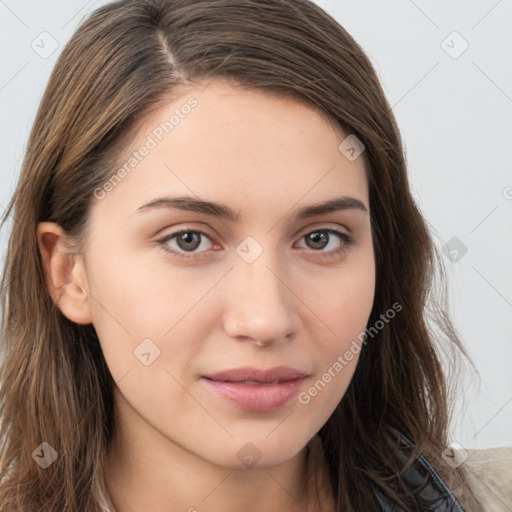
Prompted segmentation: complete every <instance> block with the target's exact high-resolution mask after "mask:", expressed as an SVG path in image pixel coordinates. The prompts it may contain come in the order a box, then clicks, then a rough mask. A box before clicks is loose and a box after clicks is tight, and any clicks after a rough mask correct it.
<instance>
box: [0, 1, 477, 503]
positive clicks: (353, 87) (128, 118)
mask: <svg viewBox="0 0 512 512" xmlns="http://www.w3.org/2000/svg"><path fill="white" fill-rule="evenodd" d="M215 79H223V80H229V81H230V82H232V83H233V84H236V85H237V86H238V87H243V88H246V89H249V90H254V91H263V92H266V93H268V94H275V95H278V96H279V97H283V98H284V97H286V98H293V99H295V100H297V101H302V102H304V103H306V104H307V105H309V106H311V107H314V108H316V109H318V110H319V111H322V112H324V113H325V114H326V115H327V116H328V118H329V119H330V120H332V122H333V123H334V124H335V125H336V126H337V127H339V128H340V129H341V130H342V132H343V133H345V134H353V135H355V136H356V137H357V138H358V139H359V140H360V141H361V142H362V143H363V144H364V146H365V151H364V152H363V154H362V155H361V158H362V159H363V161H364V167H365V173H366V176H367V182H368V187H369V201H370V215H371V225H372V237H373V247H374V253H375V264H376V287H375V296H374V304H373V309H372V311H371V314H370V317H369V322H368V325H374V324H375V322H377V321H378V320H379V319H380V318H381V314H382V313H383V312H385V311H386V310H388V309H389V308H390V306H391V305H392V304H394V303H398V304H400V305H401V307H402V310H401V311H400V313H398V314H396V316H395V317H394V318H393V320H391V321H389V322H386V323H385V324H384V326H383V328H382V329H380V330H379V332H378V333H377V334H376V335H375V337H373V336H372V339H371V340H369V341H368V343H366V344H364V347H363V348H362V350H361V353H360V358H359V362H358V365H357V368H356V370H355V374H354V376H353V378H352V381H351V383H350V385H349V387H348V389H347V391H346V393H345V395H344V397H343V399H342V400H341V401H340V403H339V404H338V406H337V408H336V409H335V411H334V412H333V414H332V415H331V417H330V418H329V419H328V421H327V422H326V423H325V425H324V426H323V427H322V428H321V429H320V431H319V432H318V436H319V438H320V439H321V442H322V446H323V450H324V453H325V461H326V464H327V468H328V474H329V478H330V483H331V484H332V488H333V492H334V498H335V500H336V510H337V511H345V512H348V511H360V510H375V509H376V508H377V502H376V501H375V493H374V492H373V490H374V489H379V491H380V492H381V493H383V494H384V495H385V496H387V497H388V498H389V499H390V500H392V501H393V502H394V503H396V504H398V505H400V506H402V507H404V508H405V509H406V510H419V509H423V508H421V507H423V506H425V504H424V503H423V502H422V498H421V496H420V489H419V487H418V486H417V485H413V484H411V483H410V482H409V481H408V480H407V478H405V471H406V469H407V468H408V467H410V466H411V464H413V462H414V461H415V460H416V459H417V457H418V456H419V454H420V453H421V454H425V456H426V457H427V458H428V460H429V461H430V462H431V464H432V465H433V466H434V468H436V470H437V471H439V473H440V475H441V476H442V477H443V478H446V480H447V482H449V485H450V486H451V490H452V492H458V493H459V495H460V499H466V500H468V499H469V498H468V496H470V494H471V492H470V490H469V489H467V488H466V487H465V483H464V479H463V474H462V471H461V469H460V468H459V469H452V468H451V467H450V466H448V465H447V464H446V463H444V461H442V459H441V452H442V451H443V449H444V448H445V447H446V445H447V443H448V425H449V420H450V411H451V403H450V399H451V397H452V393H451V389H452V388H451V386H450V383H449V381H448V380H447V378H446V377H445V375H444V370H443V357H442V356H441V354H440V350H439V349H438V346H440V344H441V341H440V340H444V341H442V343H443V346H444V347H445V348H444V349H443V350H446V347H448V348H449V349H450V350H451V349H453V353H454V354H456V356H457V357H458V356H459V355H463V356H464V357H467V355H466V352H465V351H464V347H463V345H462V343H461V341H460V338H459V336H458V334H457V332H456V329H455V327H454V325H453V324H452V322H451V320H450V318H449V316H448V314H447V313H446V294H447V293H446V286H444V288H443V287H442V289H441V292H442V293H440V294H437V293H436V294H435V295H434V292H433V291H434V287H435V282H434V280H433V278H434V276H436V275H439V276H440V277H441V278H442V279H443V280H444V277H445V274H444V270H443V263H442V261H441V257H440V256H439V253H438V250H437V249H436V247H435V243H434V241H433V237H432V235H431V234H430V231H429V228H428V225H427V223H426V221H425V219H424V218H423V216H422V214H421V212H420V209H419V207H418V205H417V204H416V202H415V200H414V199H413V196H412V193H411V190H410V185H409V182H408V178H407V169H406V162H405V157H404V149H403V144H402V141H401V137H400V133H399V130H398V127H397V124H396V121H395V119H394V116H393V113H392V110H391V107H390V106H389V103H388V101H387V100H386V98H385V95H384V92H383V90H382V87H381V85H380V83H379V80H378V78H377V75H376V72H375V70H374V69H373V67H372V65H371V63H370V60H369V59H368V57H367V56H366V55H365V53H364V52H363V50H362V49H361V47H360V46H359V45H358V44H357V43H356V42H355V41H354V39H353V38H352V37H351V36H350V35H349V34H348V33H347V32H346V31H345V29H344V28H343V27H341V26H340V25H339V24H338V23H337V22H336V21H335V20H334V19H333V18H332V17H330V16H329V15H328V14H327V13H326V12H324V11H323V10H322V9H321V8H320V7H318V6H317V5H315V4H314V3H312V2H310V1H308V0H293V1H292V0H119V1H116V2H112V3H109V4H106V5H104V6H102V7H100V8H98V9H97V10H95V11H94V12H93V13H91V14H90V15H89V16H88V18H87V19H86V20H85V21H84V22H83V23H82V24H81V25H80V26H79V27H78V29H77V30H76V32H75V33H74V35H73V36H72V38H71V39H70V40H69V42H68V43H67V44H66V46H65V47H64V49H63V51H62V53H61V54H60V56H59V58H58V60H57V62H56V65H55V67H54V69H53V71H52V74H51V76H50V79H49V82H48V85H47V87H46V90H45V92H44V95H43V97H42V100H41V103H40V106H39V109H38V112H37V115H36V118H35V120H34V124H33V127H32V130H31V133H30V136H29V140H28V144H27V148H26V154H25V157H24V161H23V165H22V169H21V174H20V177H19V181H18V184H17V188H16V191H15V193H14V195H13V197H12V199H11V202H10V203H9V205H8V208H7V210H6V213H5V215H4V217H3V220H2V225H3V224H4V223H5V222H6V220H7V218H8V217H9V216H10V215H11V213H12V212H14V218H13V221H14V222H13V227H12V232H11V234H10V238H9V242H8V252H7V256H6V261H5V268H4V274H3V276H2V283H1V296H2V314H3V323H2V351H3V356H4V358H3V362H2V366H1V369H0V371H1V373H0V405H1V410H0V439H1V441H2V447H1V452H0V484H1V485H0V510H1V511H2V512H9V511H14V510H25V511H27V512H36V511H39V510H45V511H46V512H57V511H58V512H62V511H66V512H79V511H80V512H84V511H86V512H93V511H100V510H103V509H104V508H103V507H106V503H107V501H106V499H107V498H106V489H105V486H104V473H103V467H102V463H103V461H104V459H105V454H106V453H107V450H108V447H109V446H110V442H111V439H112V435H113V431H114V415H113V409H114V400H113V389H114V386H115V382H114V381H113V379H112V376H111V374H110V372H109V369H108V367H107V364H106V362H105V359H104V357H103V353H102V351H101V347H100V344H99V340H98V337H97V334H96V332H95V330H94V327H93V325H91V324H87V325H78V324H75V323H73V322H71V321H70V320H68V319H67V318H66V317H65V316H64V315H63V314H62V313H61V311H60V310H59V308H58V306H57V304H56V303H55V302H54V301H53V300H52V298H51V296H50V293H49V291H48V288H47V284H46V281H45V276H44V271H43V265H42V260H41V254H40V251H39V246H38V239H37V226H38V223H40V222H42V221H51V222H55V223H57V224H59V225H60V226H61V227H62V228H63V230H64V232H65V233H66V234H67V235H69V237H70V239H72V240H74V241H76V246H77V247H80V244H81V243H83V241H84V239H85V236H86V234H87V226H88V224H87V221H88V218H89V217H88V213H89V210H90V207H91V205H92V203H93V201H94V194H93V191H94V190H95V189H96V187H98V186H101V185H102V184H104V183H105V182H106V181H107V180H108V179H109V178H110V177H111V176H112V171H113V169H114V168H116V165H118V163H119V157H120V155H121V154H122V151H123V150H124V149H125V148H126V147H128V146H129V144H130V141H132V140H133V137H134V136H135V134H136V133H137V128H138V127H139V126H140V123H141V122H142V121H143V120H144V119H145V118H146V116H147V115H148V114H149V113H151V112H153V111H155V110H156V109H158V108H159V107H161V106H162V105H163V104H165V103H167V102H169V101H170V100H172V99H173V97H176V94H177V91H178V89H181V88H183V87H187V86H189V85H194V84H199V83H206V82H207V81H210V80H215ZM443 282H444V281H443ZM438 295H439V296H438ZM381 323H382V322H381ZM434 325H435V326H436V329H434V328H433V327H432V326H434ZM434 331H436V332H434ZM394 431H399V432H401V433H403V434H404V435H405V436H406V437H407V438H408V439H410V440H411V442H412V443H413V444H414V447H415V448H414V449H413V450H409V451H408V452H407V450H405V447H401V446H399V445H398V444H397V442H396V441H392V442H390V439H391V437H390V433H392V432H394ZM42 442H47V443H48V444H50V445H51V446H52V447H53V448H54V449H55V450H56V451H57V453H58V457H57V459H56V460H55V461H54V462H53V464H51V466H49V467H48V468H47V469H43V468H42V467H40V465H39V464H36V463H35V462H34V460H35V459H34V458H33V452H34V451H35V450H36V449H37V448H38V447H39V446H40V444H41V443H42ZM399 448H404V450H405V451H406V452H407V454H408V455H407V457H406V458H405V459H404V458H403V457H400V456H399V451H400V450H399ZM457 490H458V491H457Z"/></svg>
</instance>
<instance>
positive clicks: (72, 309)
mask: <svg viewBox="0 0 512 512" xmlns="http://www.w3.org/2000/svg"><path fill="white" fill-rule="evenodd" d="M37 239H38V242H39V250H40V252H41V258H42V261H43V271H44V276H45V280H46V285H47V286H48V291H49V292H50V295H51V297H52V299H53V302H54V303H55V304H56V305H57V306H58V307H59V309H60V310H61V311H62V313H63V314H64V315H65V316H66V317H67V318H68V319H69V320H71V321H72V322H75V323H77V324H90V323H92V315H91V310H90V306H89V292H88V289H89V287H88V285H87V274H86V271H85V266H84V262H83V256H82V255H81V254H76V253H74V252H73V251H72V250H71V249H70V247H71V244H70V242H69V240H68V237H67V235H66V234H65V233H64V230H63V229H62V228H61V227H60V226H59V225H58V224H56V223H54V222H41V223H39V225H38V228H37Z"/></svg>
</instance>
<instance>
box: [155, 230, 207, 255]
mask: <svg viewBox="0 0 512 512" xmlns="http://www.w3.org/2000/svg"><path fill="white" fill-rule="evenodd" d="M204 238H206V239H208V240H210V242H211V239H210V237H209V236H208V235H207V234H206V233H205V232H204V231H200V230H192V229H184V230H182V231H177V232H176V233H172V234H170V235H168V236H166V237H165V238H162V239H160V240H158V244H159V245H160V246H161V247H162V249H163V250H164V251H165V252H169V253H172V254H175V255H176V256H178V257H182V258H188V257H190V256H189V255H188V254H187V253H192V254H194V253H195V252H204V251H197V250H196V249H198V248H200V247H202V248H203V249H204V244H203V240H204ZM202 239H203V240H202ZM172 241H175V242H176V245H177V247H176V246H174V248H173V246H172V245H171V244H170V243H169V242H172Z"/></svg>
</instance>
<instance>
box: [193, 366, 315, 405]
mask: <svg viewBox="0 0 512 512" xmlns="http://www.w3.org/2000/svg"><path fill="white" fill-rule="evenodd" d="M306 377H308V374H307V373H305V372H303V371H300V370H297V369H294V368H290V367H287V366H277V367H275V368H270V369H268V370H260V369H257V368H252V367H243V368H235V369H232V370H226V371H223V372H219V373H215V374H211V375H205V376H203V377H201V381H202V382H204V384H205V385H206V386H207V387H208V389H210V390H211V391H213V392H215V393H216V394H218V395H220V396H221V397H223V398H225V399H226V400H228V401H230V402H232V403H234V404H235V405H237V406H238V407H240V408H241V409H244V410H247V411H254V412H265V411H274V410H276V409H279V408H280V407H282V406H283V405H285V404H286V403H287V402H289V401H290V400H291V399H292V398H293V397H294V396H295V395H296V394H297V393H298V391H299V389H300V387H301V386H302V384H303V382H304V381H305V379H306Z"/></svg>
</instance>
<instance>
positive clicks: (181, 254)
mask: <svg viewBox="0 0 512 512" xmlns="http://www.w3.org/2000/svg"><path fill="white" fill-rule="evenodd" d="M318 232H321V233H322V232H324V233H331V234H334V235H337V236H338V237H339V238H340V239H341V240H342V243H341V244H340V246H339V247H338V248H337V249H333V250H331V251H327V252H326V253H325V254H323V255H322V257H325V258H329V257H334V256H337V255H338V254H340V253H341V252H343V251H344V250H345V249H346V248H347V247H348V246H349V245H350V244H352V243H353V242H354V238H353V237H352V236H350V235H348V234H347V233H343V232H342V231H338V230H337V229H333V228H318V229H314V230H312V231H309V232H308V233H305V234H304V235H302V236H301V239H302V238H304V237H305V236H307V235H310V234H311V233H318ZM183 233H196V234H200V235H203V236H205V237H206V238H208V239H209V240H211V237H210V236H209V235H208V233H205V232H204V231H201V230H200V229H182V230H181V231H176V232H175V233H171V234H169V235H167V236H165V237H164V238H161V239H159V240H157V241H156V243H157V244H158V245H159V246H160V247H161V248H162V250H163V251H165V252H166V253H170V254H173V255H174V256H177V257H178V258H184V259H188V258H194V257H195V256H194V255H195V254H196V253H195V252H191V253H186V252H185V253H184V252H180V251H177V250H175V249H170V248H169V246H168V245H166V244H167V242H169V241H170V240H172V239H173V238H175V237H176V236H178V235H181V234H183ZM311 250H312V251H313V252H318V253H320V254H321V253H322V252H324V251H322V250H319V251H315V250H314V249H311ZM199 254H200V253H199Z"/></svg>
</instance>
